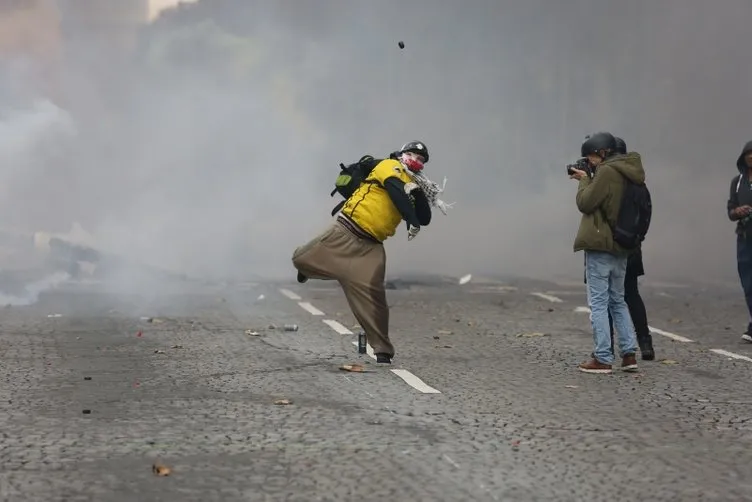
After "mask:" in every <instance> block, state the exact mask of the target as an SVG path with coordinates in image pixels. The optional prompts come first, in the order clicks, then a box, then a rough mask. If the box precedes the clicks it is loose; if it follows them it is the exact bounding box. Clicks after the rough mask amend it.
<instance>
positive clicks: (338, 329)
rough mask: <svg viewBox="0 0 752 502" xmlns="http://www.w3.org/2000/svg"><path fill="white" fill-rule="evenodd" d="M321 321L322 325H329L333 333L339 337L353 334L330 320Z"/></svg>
mask: <svg viewBox="0 0 752 502" xmlns="http://www.w3.org/2000/svg"><path fill="white" fill-rule="evenodd" d="M323 321H324V324H327V325H329V327H330V328H332V329H333V330H334V331H336V332H337V333H339V334H340V335H352V334H353V332H352V331H350V330H349V329H347V328H346V327H344V326H342V324H340V323H339V322H337V321H334V320H332V319H323Z"/></svg>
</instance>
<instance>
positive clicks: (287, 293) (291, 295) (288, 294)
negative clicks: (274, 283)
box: [279, 289, 302, 301]
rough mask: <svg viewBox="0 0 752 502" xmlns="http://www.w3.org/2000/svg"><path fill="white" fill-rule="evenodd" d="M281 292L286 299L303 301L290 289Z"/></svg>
mask: <svg viewBox="0 0 752 502" xmlns="http://www.w3.org/2000/svg"><path fill="white" fill-rule="evenodd" d="M279 292H280V293H282V294H283V295H285V296H286V297H288V298H289V299H290V300H295V301H298V300H302V298H301V297H300V296H298V295H296V294H295V293H293V292H292V291H290V290H289V289H280V290H279Z"/></svg>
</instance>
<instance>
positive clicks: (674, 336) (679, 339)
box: [574, 307, 694, 343]
mask: <svg viewBox="0 0 752 502" xmlns="http://www.w3.org/2000/svg"><path fill="white" fill-rule="evenodd" d="M574 311H575V312H579V313H584V314H590V313H591V312H590V309H589V308H588V307H577V308H576V309H574ZM648 329H649V330H650V332H651V333H655V334H656V335H662V336H665V337H666V338H671V339H672V340H676V341H677V342H684V343H694V340H690V339H689V338H686V337H683V336H681V335H677V334H676V333H671V332H670V331H663V330H662V329H658V328H654V327H652V326H648Z"/></svg>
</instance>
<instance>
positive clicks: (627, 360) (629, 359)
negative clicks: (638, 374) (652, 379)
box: [621, 354, 637, 371]
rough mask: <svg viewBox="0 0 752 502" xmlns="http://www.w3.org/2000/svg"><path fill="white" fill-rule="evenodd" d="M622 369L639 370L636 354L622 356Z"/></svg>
mask: <svg viewBox="0 0 752 502" xmlns="http://www.w3.org/2000/svg"><path fill="white" fill-rule="evenodd" d="M621 369H622V370H624V371H637V358H636V357H635V355H634V354H627V355H625V356H622V358H621Z"/></svg>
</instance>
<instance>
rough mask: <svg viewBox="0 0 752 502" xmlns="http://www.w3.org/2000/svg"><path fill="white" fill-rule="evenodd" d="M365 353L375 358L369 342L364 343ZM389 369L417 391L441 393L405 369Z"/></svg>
mask: <svg viewBox="0 0 752 502" xmlns="http://www.w3.org/2000/svg"><path fill="white" fill-rule="evenodd" d="M352 344H353V345H355V346H356V347H357V346H358V342H352ZM366 354H368V356H369V357H370V358H371V359H376V354H374V353H373V348H372V347H371V345H370V344H367V345H366ZM389 371H391V372H392V373H394V374H395V375H397V376H398V377H400V378H401V379H402V380H404V381H405V383H406V384H407V385H409V386H410V387H412V388H413V389H415V390H417V391H419V392H422V393H424V394H441V391H439V390H436V389H434V388H433V387H431V386H430V385H428V384H426V383H425V382H424V381H423V380H421V379H420V378H418V377H416V376H415V375H413V374H412V373H410V372H409V371H407V370H402V369H399V370H389Z"/></svg>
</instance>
